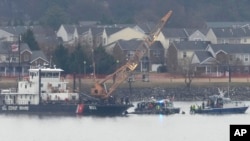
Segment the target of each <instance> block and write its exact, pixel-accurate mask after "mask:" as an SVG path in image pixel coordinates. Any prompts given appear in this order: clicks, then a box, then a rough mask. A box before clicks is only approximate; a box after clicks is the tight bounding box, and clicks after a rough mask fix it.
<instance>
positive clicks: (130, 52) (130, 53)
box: [127, 51, 135, 58]
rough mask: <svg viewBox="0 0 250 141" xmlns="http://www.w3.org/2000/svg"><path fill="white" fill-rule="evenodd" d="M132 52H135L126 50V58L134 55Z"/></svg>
mask: <svg viewBox="0 0 250 141" xmlns="http://www.w3.org/2000/svg"><path fill="white" fill-rule="evenodd" d="M134 54H135V52H134V51H128V52H127V58H131V57H133V56H134Z"/></svg>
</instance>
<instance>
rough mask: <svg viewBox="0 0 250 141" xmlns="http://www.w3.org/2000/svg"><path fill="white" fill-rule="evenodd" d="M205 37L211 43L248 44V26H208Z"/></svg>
mask: <svg viewBox="0 0 250 141" xmlns="http://www.w3.org/2000/svg"><path fill="white" fill-rule="evenodd" d="M207 38H208V40H209V41H211V43H212V44H249V43H250V29H249V28H248V27H240V28H239V27H227V28H210V29H209V31H208V34H207Z"/></svg>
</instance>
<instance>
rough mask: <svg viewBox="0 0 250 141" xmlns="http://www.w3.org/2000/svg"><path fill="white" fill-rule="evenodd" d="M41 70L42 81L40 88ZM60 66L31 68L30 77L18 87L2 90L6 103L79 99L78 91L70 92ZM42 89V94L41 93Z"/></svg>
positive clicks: (34, 103) (34, 102) (19, 103)
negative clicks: (62, 76)
mask: <svg viewBox="0 0 250 141" xmlns="http://www.w3.org/2000/svg"><path fill="white" fill-rule="evenodd" d="M39 71H40V76H41V83H40V87H41V89H40V90H39ZM62 71H63V70H62V69H59V68H41V67H40V68H30V69H29V77H28V78H24V79H23V80H22V81H19V82H18V88H17V90H16V89H4V90H1V95H2V96H3V97H4V103H5V104H18V105H27V104H33V105H36V104H39V102H56V101H57V102H59V101H77V100H78V99H79V95H78V93H73V92H69V90H68V88H67V83H68V82H66V81H64V79H63V78H61V72H62ZM39 91H40V94H39Z"/></svg>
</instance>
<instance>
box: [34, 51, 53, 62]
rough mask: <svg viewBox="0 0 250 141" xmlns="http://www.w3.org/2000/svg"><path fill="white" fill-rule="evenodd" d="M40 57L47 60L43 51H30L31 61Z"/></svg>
mask: <svg viewBox="0 0 250 141" xmlns="http://www.w3.org/2000/svg"><path fill="white" fill-rule="evenodd" d="M38 58H41V59H43V60H44V61H47V62H49V61H48V59H47V57H46V56H45V54H44V53H43V51H41V50H36V51H32V55H31V62H33V61H34V60H36V59H38Z"/></svg>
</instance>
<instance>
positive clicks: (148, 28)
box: [138, 22, 156, 34]
mask: <svg viewBox="0 0 250 141" xmlns="http://www.w3.org/2000/svg"><path fill="white" fill-rule="evenodd" d="M138 26H139V27H140V28H141V29H142V30H143V31H144V32H145V33H146V34H148V33H150V31H151V30H152V29H153V28H154V27H155V26H156V24H155V23H154V22H145V23H139V24H138Z"/></svg>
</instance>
